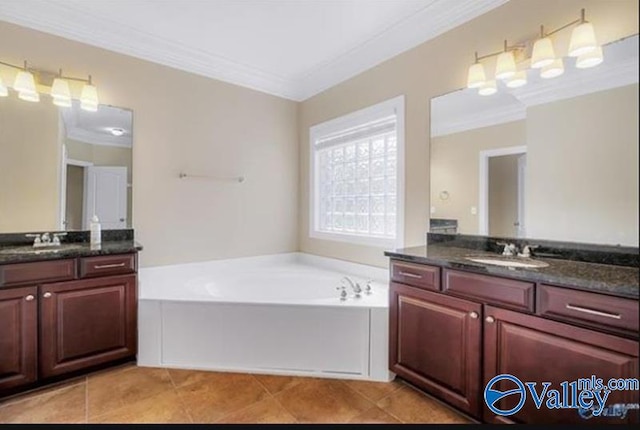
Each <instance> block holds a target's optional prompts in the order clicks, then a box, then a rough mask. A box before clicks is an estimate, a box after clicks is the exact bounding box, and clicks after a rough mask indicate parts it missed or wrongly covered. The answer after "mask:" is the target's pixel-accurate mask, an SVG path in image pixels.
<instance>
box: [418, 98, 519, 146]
mask: <svg viewBox="0 0 640 430" xmlns="http://www.w3.org/2000/svg"><path fill="white" fill-rule="evenodd" d="M475 95H476V94H474V96H475ZM526 117H527V108H526V106H525V105H523V104H520V103H517V102H516V103H513V104H510V105H504V106H497V107H495V108H493V109H487V110H484V111H481V112H475V113H472V114H469V115H464V116H460V117H457V118H455V120H454V121H446V122H445V121H441V122H436V121H434V123H433V124H432V126H431V137H432V138H433V137H440V136H445V135H448V134H454V133H460V132H463V131H467V130H475V129H478V128H482V127H489V126H492V125H498V124H504V123H507V122H512V121H519V120H522V119H525V118H526Z"/></svg>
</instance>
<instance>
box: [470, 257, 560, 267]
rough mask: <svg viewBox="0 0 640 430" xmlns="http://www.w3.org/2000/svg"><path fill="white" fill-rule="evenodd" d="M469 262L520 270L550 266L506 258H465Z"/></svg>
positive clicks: (535, 261) (526, 259)
mask: <svg viewBox="0 0 640 430" xmlns="http://www.w3.org/2000/svg"><path fill="white" fill-rule="evenodd" d="M465 258H466V259H467V260H469V261H473V262H475V263H481V264H490V265H493V266H502V267H513V268H520V269H534V268H541V267H547V266H549V264H548V263H545V262H544V261H538V260H533V259H531V258H521V259H518V260H516V259H514V258H505V257H465Z"/></svg>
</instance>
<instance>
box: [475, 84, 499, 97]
mask: <svg viewBox="0 0 640 430" xmlns="http://www.w3.org/2000/svg"><path fill="white" fill-rule="evenodd" d="M497 92H498V87H497V85H496V81H487V82H485V84H484V85H483V86H481V87H480V89H479V90H478V94H480V95H481V96H490V95H492V94H495V93H497Z"/></svg>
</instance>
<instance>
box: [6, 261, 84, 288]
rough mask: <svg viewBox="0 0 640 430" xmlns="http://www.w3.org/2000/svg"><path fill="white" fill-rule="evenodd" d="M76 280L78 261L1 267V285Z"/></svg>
mask: <svg viewBox="0 0 640 430" xmlns="http://www.w3.org/2000/svg"><path fill="white" fill-rule="evenodd" d="M75 278H76V260H75V259H71V260H52V261H36V262H33V263H16V264H6V265H4V266H0V285H19V284H26V283H37V282H53V281H70V280H72V279H75Z"/></svg>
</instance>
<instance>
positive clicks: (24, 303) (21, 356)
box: [0, 287, 38, 393]
mask: <svg viewBox="0 0 640 430" xmlns="http://www.w3.org/2000/svg"><path fill="white" fill-rule="evenodd" d="M36 295H37V288H36V287H21V288H12V289H6V290H5V289H2V290H0V393H2V391H3V390H6V389H11V388H14V387H19V386H21V385H26V384H30V383H32V382H35V380H36V377H37V360H36V351H37V343H38V323H37V322H38V302H37V301H36Z"/></svg>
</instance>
